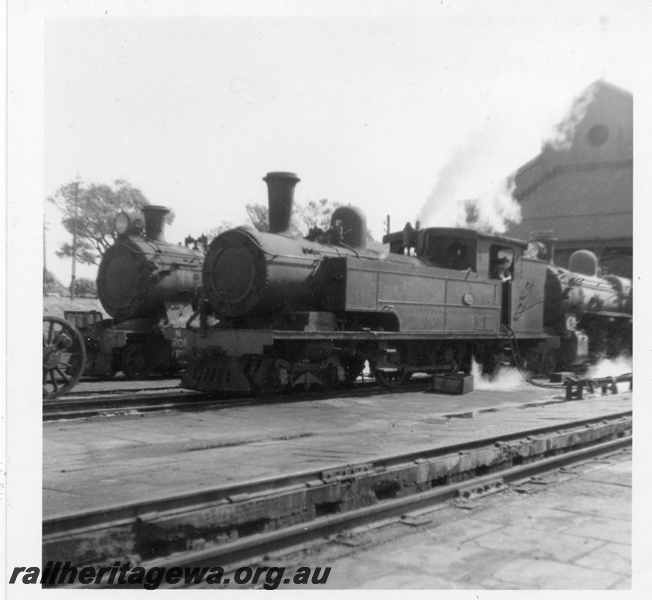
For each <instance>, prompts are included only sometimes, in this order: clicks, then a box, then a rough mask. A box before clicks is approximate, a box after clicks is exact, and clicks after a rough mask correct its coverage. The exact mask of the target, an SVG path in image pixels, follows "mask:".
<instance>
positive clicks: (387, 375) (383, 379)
mask: <svg viewBox="0 0 652 600" xmlns="http://www.w3.org/2000/svg"><path fill="white" fill-rule="evenodd" d="M374 376H375V377H376V381H377V382H378V383H379V384H380V385H382V386H383V387H386V388H389V389H395V388H397V387H399V386H400V385H403V384H404V383H405V382H406V381H407V380H408V379H410V377H411V376H412V373H410V372H408V371H406V370H405V367H399V368H398V369H397V370H396V371H380V370H377V369H374Z"/></svg>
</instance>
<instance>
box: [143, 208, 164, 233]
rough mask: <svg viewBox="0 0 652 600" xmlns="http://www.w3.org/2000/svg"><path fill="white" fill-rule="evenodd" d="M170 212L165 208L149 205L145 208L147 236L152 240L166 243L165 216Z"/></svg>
mask: <svg viewBox="0 0 652 600" xmlns="http://www.w3.org/2000/svg"><path fill="white" fill-rule="evenodd" d="M169 212H170V210H169V209H168V208H166V207H165V206H154V205H153V204H148V205H146V206H143V213H144V214H145V236H146V237H148V238H149V239H150V240H156V241H157V242H164V241H165V236H164V230H165V216H166V215H167V214H168V213H169Z"/></svg>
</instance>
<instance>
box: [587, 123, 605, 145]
mask: <svg viewBox="0 0 652 600" xmlns="http://www.w3.org/2000/svg"><path fill="white" fill-rule="evenodd" d="M587 137H588V139H589V143H590V144H591V145H592V146H602V144H604V143H605V142H606V141H607V140H608V139H609V129H607V126H606V125H594V126H593V127H591V129H589V133H588V134H587Z"/></svg>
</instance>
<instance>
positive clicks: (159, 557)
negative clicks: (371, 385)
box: [43, 411, 632, 568]
mask: <svg viewBox="0 0 652 600" xmlns="http://www.w3.org/2000/svg"><path fill="white" fill-rule="evenodd" d="M631 442H632V412H631V411H622V412H614V413H612V414H609V415H606V416H604V415H603V416H599V417H593V418H589V419H581V420H571V421H568V422H566V423H564V424H557V425H555V426H549V427H539V428H536V429H529V430H526V431H520V432H517V433H511V434H508V435H500V436H495V437H488V438H484V439H476V440H474V441H471V442H464V443H459V444H454V445H449V446H445V447H438V448H426V449H423V450H421V451H417V452H409V453H405V454H398V455H391V456H385V457H378V458H375V459H373V460H370V461H368V462H365V463H358V464H348V465H342V466H341V467H339V468H334V469H327V470H323V469H322V470H314V471H305V472H301V473H295V474H291V475H284V476H279V477H274V478H269V479H266V480H262V481H250V482H244V483H239V484H236V485H227V486H218V487H214V488H212V489H208V490H204V491H202V492H200V493H193V494H184V495H176V496H170V497H165V498H160V499H158V500H154V501H152V500H148V501H146V502H135V503H131V504H128V505H121V506H114V507H102V508H101V509H99V510H89V511H86V512H83V513H78V514H73V515H64V516H61V517H52V518H49V519H46V520H45V521H44V522H43V560H44V561H49V560H52V561H56V560H64V561H65V560H71V561H73V564H74V563H77V564H78V565H84V564H100V563H102V564H110V563H111V562H112V561H113V560H114V558H119V559H121V558H123V557H124V556H130V557H133V560H135V561H142V562H141V566H145V567H153V566H165V567H170V566H204V565H211V566H213V565H216V564H219V565H221V566H222V567H224V568H226V567H228V566H229V565H234V564H243V562H244V561H247V560H253V559H254V558H255V557H261V556H263V555H265V554H269V553H270V552H274V551H278V550H281V549H284V548H287V547H289V546H295V545H297V544H304V543H308V542H310V541H312V540H315V539H318V538H321V537H324V536H328V535H331V534H334V533H339V532H341V531H342V530H345V529H349V528H353V527H357V526H359V525H362V524H368V523H371V522H374V521H376V520H384V519H388V518H399V517H400V516H401V515H404V514H405V513H408V512H411V511H415V510H419V509H422V508H425V507H430V506H432V505H434V504H437V503H442V502H448V501H451V500H453V499H457V500H465V499H473V498H474V497H477V496H482V495H485V494H487V493H491V492H494V491H500V490H502V489H504V488H505V487H506V486H508V485H510V484H512V483H514V482H519V481H523V480H525V479H528V478H531V477H532V476H534V475H538V474H541V473H543V472H546V471H549V470H552V469H557V468H560V467H562V466H565V465H568V464H572V463H574V462H578V461H583V460H586V459H588V458H590V457H594V456H598V455H600V454H603V453H606V452H612V451H615V450H617V449H620V448H623V447H627V446H629V445H631Z"/></svg>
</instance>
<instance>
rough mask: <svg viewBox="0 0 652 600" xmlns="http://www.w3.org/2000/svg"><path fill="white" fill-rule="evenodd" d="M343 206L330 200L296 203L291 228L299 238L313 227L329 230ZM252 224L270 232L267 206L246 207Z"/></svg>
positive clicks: (249, 205)
mask: <svg viewBox="0 0 652 600" xmlns="http://www.w3.org/2000/svg"><path fill="white" fill-rule="evenodd" d="M340 206H342V205H341V204H339V203H338V202H330V201H329V200H328V199H326V198H323V199H322V200H317V201H315V200H309V201H308V202H307V203H306V204H299V203H296V204H295V207H294V214H293V215H292V221H291V224H290V227H291V229H292V232H293V233H294V234H295V235H297V236H306V235H308V232H309V231H310V229H311V228H313V227H319V228H320V229H324V230H326V229H328V228H329V227H330V224H331V215H332V214H333V211H334V210H335V209H336V208H338V207H340ZM245 209H246V211H247V215H249V219H250V220H251V224H252V225H253V226H254V227H255V228H256V229H257V230H258V231H269V209H268V207H267V205H265V204H256V203H252V204H247V206H246V207H245Z"/></svg>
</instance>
